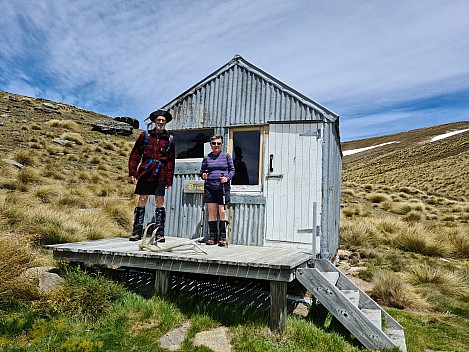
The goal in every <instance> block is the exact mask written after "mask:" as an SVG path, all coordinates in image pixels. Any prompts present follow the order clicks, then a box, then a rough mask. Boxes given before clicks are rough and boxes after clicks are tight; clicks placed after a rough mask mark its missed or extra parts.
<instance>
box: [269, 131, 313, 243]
mask: <svg viewBox="0 0 469 352" xmlns="http://www.w3.org/2000/svg"><path fill="white" fill-rule="evenodd" d="M320 128H321V125H320V124H318V123H296V124H272V125H270V126H269V133H268V138H267V148H266V154H265V155H266V163H265V166H266V167H265V168H264V170H266V181H265V182H266V183H265V184H266V226H265V243H266V245H282V246H283V245H285V246H291V247H299V248H308V249H311V245H313V241H314V240H315V236H316V233H317V226H319V220H318V219H320V216H319V215H320V214H319V209H320V206H319V205H320V201H321V189H320V187H321V181H320V180H321V170H322V153H321V150H322V149H321V148H320V145H321V141H322V138H321V132H322V131H321V130H320ZM313 236H314V237H313Z"/></svg>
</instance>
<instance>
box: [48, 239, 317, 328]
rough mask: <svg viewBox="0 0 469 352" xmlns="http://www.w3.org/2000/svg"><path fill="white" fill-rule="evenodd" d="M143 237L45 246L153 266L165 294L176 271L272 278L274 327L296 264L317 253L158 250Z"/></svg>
mask: <svg viewBox="0 0 469 352" xmlns="http://www.w3.org/2000/svg"><path fill="white" fill-rule="evenodd" d="M140 243H141V241H138V242H131V241H129V240H128V238H108V239H103V240H97V241H86V242H75V243H63V244H57V245H48V246H46V248H48V249H51V250H52V251H53V257H54V259H56V260H65V261H69V262H77V263H89V264H101V265H115V266H120V267H133V268H142V269H153V270H155V272H156V280H155V291H156V292H157V293H160V294H164V293H166V292H167V291H168V289H169V281H170V275H171V272H185V273H196V274H204V275H219V276H229V277H239V278H248V279H260V280H268V281H269V282H270V296H271V304H270V307H271V308H270V327H271V329H272V330H274V331H278V330H284V329H285V325H286V306H287V302H286V296H287V283H288V282H291V281H293V280H294V279H295V273H296V269H297V268H305V267H307V263H308V262H309V261H310V260H311V259H313V255H312V253H311V252H307V251H305V250H301V249H291V248H280V247H259V246H242V245H229V247H218V246H207V245H205V244H200V248H201V249H203V250H204V251H205V252H206V253H202V252H200V251H198V250H197V248H194V249H186V250H177V251H173V252H164V251H162V252H153V251H148V250H140V249H139V244H140ZM184 243H188V240H187V239H184V238H179V237H166V242H165V243H162V244H160V245H159V246H160V247H161V248H162V249H165V248H169V247H174V246H175V245H179V244H184ZM183 248H184V247H179V249H183Z"/></svg>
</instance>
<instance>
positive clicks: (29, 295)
mask: <svg viewBox="0 0 469 352" xmlns="http://www.w3.org/2000/svg"><path fill="white" fill-rule="evenodd" d="M0 252H1V253H2V255H1V256H0V302H1V303H5V302H7V301H8V300H10V299H13V298H15V299H18V298H21V299H34V298H36V296H37V289H36V288H35V287H34V286H33V284H32V283H31V282H30V281H28V280H26V279H25V278H24V277H23V274H24V272H25V271H26V269H28V268H29V267H31V266H33V265H34V262H35V257H36V255H35V252H34V250H33V249H32V248H31V246H30V245H29V243H28V242H25V241H24V240H22V239H21V238H18V237H17V236H16V235H14V234H9V233H6V234H1V235H0Z"/></svg>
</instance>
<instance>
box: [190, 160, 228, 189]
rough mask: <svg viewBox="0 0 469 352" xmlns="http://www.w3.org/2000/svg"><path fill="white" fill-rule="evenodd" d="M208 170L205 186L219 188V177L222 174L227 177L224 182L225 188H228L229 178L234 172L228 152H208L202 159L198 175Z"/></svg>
mask: <svg viewBox="0 0 469 352" xmlns="http://www.w3.org/2000/svg"><path fill="white" fill-rule="evenodd" d="M205 172H208V178H207V182H206V184H205V186H206V187H208V188H211V189H221V182H220V179H221V178H222V176H225V177H227V178H228V182H226V183H225V190H227V191H229V190H230V180H231V179H232V178H233V176H234V173H235V168H234V163H233V159H231V156H230V154H227V153H223V152H220V154H218V155H215V154H213V153H209V154H208V155H207V156H205V157H204V159H203V160H202V167H201V168H200V174H199V175H200V176H202V174H203V173H205Z"/></svg>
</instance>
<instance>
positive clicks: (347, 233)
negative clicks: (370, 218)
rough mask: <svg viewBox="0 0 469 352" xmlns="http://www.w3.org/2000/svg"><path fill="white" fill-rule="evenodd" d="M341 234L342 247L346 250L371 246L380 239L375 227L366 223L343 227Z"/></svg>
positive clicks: (355, 223) (360, 222) (350, 224)
mask: <svg viewBox="0 0 469 352" xmlns="http://www.w3.org/2000/svg"><path fill="white" fill-rule="evenodd" d="M340 233H341V246H343V247H345V248H353V247H359V246H365V245H370V244H372V243H375V241H376V240H377V238H378V237H379V234H378V232H377V231H376V229H375V227H373V226H372V225H370V223H369V222H365V221H359V222H354V223H349V224H345V225H341V227H340Z"/></svg>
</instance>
